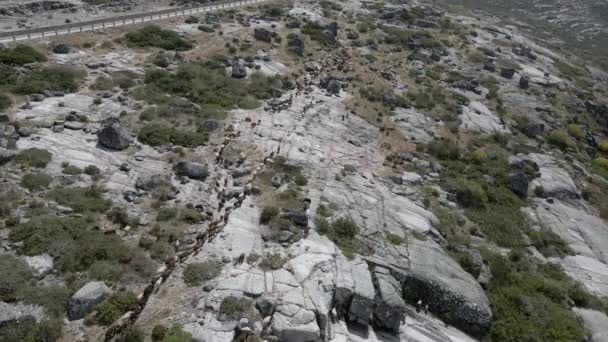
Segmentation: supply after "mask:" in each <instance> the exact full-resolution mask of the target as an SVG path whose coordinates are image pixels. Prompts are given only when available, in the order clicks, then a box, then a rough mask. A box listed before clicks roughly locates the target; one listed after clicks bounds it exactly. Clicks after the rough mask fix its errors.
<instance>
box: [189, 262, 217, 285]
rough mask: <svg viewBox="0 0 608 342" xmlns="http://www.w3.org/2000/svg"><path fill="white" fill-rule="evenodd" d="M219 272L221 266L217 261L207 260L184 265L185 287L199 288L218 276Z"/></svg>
mask: <svg viewBox="0 0 608 342" xmlns="http://www.w3.org/2000/svg"><path fill="white" fill-rule="evenodd" d="M221 271H222V264H221V262H219V261H216V260H208V261H204V262H194V263H191V264H188V265H186V267H185V268H184V273H183V278H184V282H185V283H186V285H188V286H190V287H192V286H199V285H201V284H202V283H204V282H206V281H208V280H211V279H213V278H215V277H217V276H218V275H220V272H221Z"/></svg>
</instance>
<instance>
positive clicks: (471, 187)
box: [446, 178, 488, 208]
mask: <svg viewBox="0 0 608 342" xmlns="http://www.w3.org/2000/svg"><path fill="white" fill-rule="evenodd" d="M446 185H447V186H446V188H447V189H446V190H448V191H449V192H452V193H454V194H455V195H456V200H457V201H458V203H460V204H461V205H462V206H464V207H466V208H483V207H485V206H486V204H487V202H488V195H487V194H486V191H485V190H484V188H483V187H482V186H481V184H479V183H478V182H476V181H474V180H469V179H464V178H456V179H452V180H450V181H448V182H447V183H446Z"/></svg>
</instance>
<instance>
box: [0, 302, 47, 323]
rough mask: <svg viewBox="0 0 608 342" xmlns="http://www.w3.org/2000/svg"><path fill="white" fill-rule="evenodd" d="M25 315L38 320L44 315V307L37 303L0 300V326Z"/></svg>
mask: <svg viewBox="0 0 608 342" xmlns="http://www.w3.org/2000/svg"><path fill="white" fill-rule="evenodd" d="M26 316H30V317H33V318H34V319H35V320H36V321H37V322H38V321H40V320H42V319H43V318H44V317H45V315H44V309H43V308H42V307H40V306H38V305H31V304H21V303H17V304H9V303H5V302H0V327H2V326H4V325H6V324H9V323H11V322H13V321H16V320H18V319H20V318H22V317H26Z"/></svg>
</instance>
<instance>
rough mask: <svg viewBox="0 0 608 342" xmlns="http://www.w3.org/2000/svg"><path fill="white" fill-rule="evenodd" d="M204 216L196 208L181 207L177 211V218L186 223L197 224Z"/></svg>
mask: <svg viewBox="0 0 608 342" xmlns="http://www.w3.org/2000/svg"><path fill="white" fill-rule="evenodd" d="M205 218H206V216H204V215H203V214H201V213H200V212H198V211H197V210H196V209H191V208H182V209H181V210H180V212H179V219H180V221H183V222H185V223H188V224H197V223H200V222H202V221H204V220H205Z"/></svg>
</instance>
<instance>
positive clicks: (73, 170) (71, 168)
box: [61, 165, 82, 176]
mask: <svg viewBox="0 0 608 342" xmlns="http://www.w3.org/2000/svg"><path fill="white" fill-rule="evenodd" d="M61 172H62V173H63V174H66V175H72V176H75V175H79V174H81V173H82V169H81V168H79V167H78V166H75V165H66V166H65V167H64V168H63V169H62V170H61Z"/></svg>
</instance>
